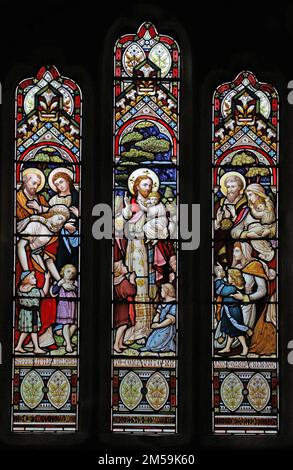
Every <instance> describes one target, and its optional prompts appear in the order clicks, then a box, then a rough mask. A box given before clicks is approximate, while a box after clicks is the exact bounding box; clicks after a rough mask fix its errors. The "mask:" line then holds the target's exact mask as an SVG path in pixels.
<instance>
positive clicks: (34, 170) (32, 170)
mask: <svg viewBox="0 0 293 470" xmlns="http://www.w3.org/2000/svg"><path fill="white" fill-rule="evenodd" d="M28 175H37V176H38V177H39V178H40V180H41V183H40V184H39V186H38V189H37V192H39V191H41V190H42V189H43V187H44V186H45V183H46V178H45V175H44V173H43V172H42V171H41V170H38V168H26V169H25V170H23V172H22V178H23V177H24V176H28Z"/></svg>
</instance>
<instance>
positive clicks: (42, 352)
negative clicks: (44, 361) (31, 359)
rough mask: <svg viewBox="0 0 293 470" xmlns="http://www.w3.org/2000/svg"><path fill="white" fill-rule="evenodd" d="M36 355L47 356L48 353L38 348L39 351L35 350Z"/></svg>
mask: <svg viewBox="0 0 293 470" xmlns="http://www.w3.org/2000/svg"><path fill="white" fill-rule="evenodd" d="M34 353H35V354H46V353H47V351H44V349H41V348H37V349H34Z"/></svg>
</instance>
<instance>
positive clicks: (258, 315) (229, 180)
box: [212, 71, 279, 435]
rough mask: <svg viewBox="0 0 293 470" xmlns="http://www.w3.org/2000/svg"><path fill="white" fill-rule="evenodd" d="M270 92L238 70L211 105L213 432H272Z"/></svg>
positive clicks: (274, 118) (275, 105)
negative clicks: (237, 73)
mask: <svg viewBox="0 0 293 470" xmlns="http://www.w3.org/2000/svg"><path fill="white" fill-rule="evenodd" d="M278 113H279V102H278V95H277V92H276V90H275V89H274V88H273V87H272V86H271V85H268V84H266V83H261V82H258V80H257V79H256V77H255V75H254V74H253V73H251V72H247V71H244V72H242V73H240V74H239V75H238V76H237V77H236V78H235V80H233V81H232V82H231V83H225V84H223V85H221V86H219V87H218V88H217V90H216V92H215V94H214V98H213V161H212V178H213V180H212V181H213V183H212V185H213V234H212V235H213V246H212V251H213V273H214V274H213V298H212V303H213V319H212V321H213V431H214V433H215V434H246V435H247V434H274V433H277V431H278V427H279V414H278V394H279V391H278V378H279V375H278V374H279V373H278V232H277V219H278V210H277V208H278V158H279V143H278V137H279V136H278V120H279V114H278Z"/></svg>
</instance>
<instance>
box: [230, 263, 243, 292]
mask: <svg viewBox="0 0 293 470" xmlns="http://www.w3.org/2000/svg"><path fill="white" fill-rule="evenodd" d="M228 274H229V276H230V277H231V279H232V280H233V283H234V284H235V286H236V287H238V288H239V289H243V287H244V286H245V281H244V277H243V274H242V272H241V271H240V269H237V268H230V269H228Z"/></svg>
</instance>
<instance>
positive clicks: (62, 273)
mask: <svg viewBox="0 0 293 470" xmlns="http://www.w3.org/2000/svg"><path fill="white" fill-rule="evenodd" d="M67 268H73V269H74V279H75V278H76V273H77V269H76V267H75V266H74V264H65V265H64V266H63V267H62V268H61V271H60V276H61V277H64V271H65V269H67Z"/></svg>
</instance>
